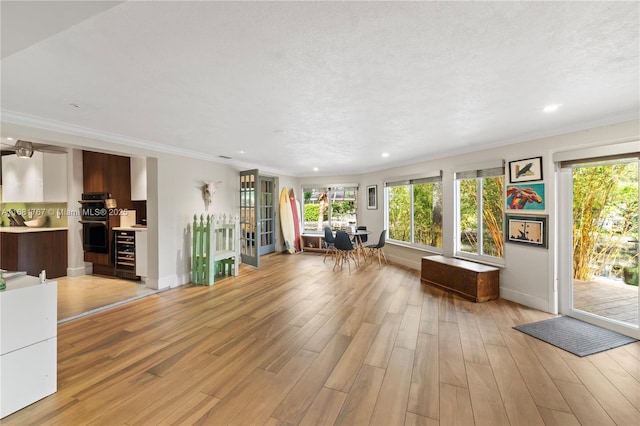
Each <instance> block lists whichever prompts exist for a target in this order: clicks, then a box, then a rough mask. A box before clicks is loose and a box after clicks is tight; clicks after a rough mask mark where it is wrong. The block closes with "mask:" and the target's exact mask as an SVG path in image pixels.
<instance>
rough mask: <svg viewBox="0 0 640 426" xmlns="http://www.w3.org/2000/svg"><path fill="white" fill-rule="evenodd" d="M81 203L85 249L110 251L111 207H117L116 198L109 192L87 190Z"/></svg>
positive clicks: (94, 251) (89, 250)
mask: <svg viewBox="0 0 640 426" xmlns="http://www.w3.org/2000/svg"><path fill="white" fill-rule="evenodd" d="M79 203H80V205H81V206H80V217H81V220H80V223H81V224H82V243H83V248H84V250H85V251H88V252H91V253H109V209H111V208H113V207H115V200H113V199H112V198H111V194H109V193H108V192H87V193H84V194H82V200H80V201H79Z"/></svg>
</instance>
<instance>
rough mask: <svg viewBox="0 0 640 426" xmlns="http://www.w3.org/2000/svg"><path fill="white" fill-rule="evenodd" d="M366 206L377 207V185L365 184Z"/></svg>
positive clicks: (373, 208) (371, 208) (372, 208)
mask: <svg viewBox="0 0 640 426" xmlns="http://www.w3.org/2000/svg"><path fill="white" fill-rule="evenodd" d="M367 208H368V209H369V210H376V209H377V208H378V185H369V186H367Z"/></svg>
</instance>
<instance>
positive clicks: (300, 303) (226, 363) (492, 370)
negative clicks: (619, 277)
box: [1, 254, 640, 426]
mask: <svg viewBox="0 0 640 426" xmlns="http://www.w3.org/2000/svg"><path fill="white" fill-rule="evenodd" d="M262 263H263V266H262V267H261V268H260V269H252V268H248V267H243V268H241V272H240V276H239V277H234V278H227V279H224V280H221V281H219V282H217V283H216V284H215V285H214V286H213V287H194V286H184V287H181V288H177V289H173V290H168V291H163V292H160V293H156V294H153V295H150V296H147V297H145V298H143V299H139V300H136V301H133V302H130V303H127V304H125V305H121V306H117V307H114V308H111V309H108V310H105V311H102V312H98V313H95V314H92V315H89V316H86V317H82V318H79V319H76V320H72V321H69V322H65V323H63V324H60V325H59V326H58V392H57V393H56V394H54V395H52V396H50V397H48V398H45V399H43V400H41V401H39V402H37V403H35V404H33V405H31V406H29V407H27V408H25V409H23V410H21V411H19V412H17V413H15V414H13V415H11V416H8V417H6V418H5V419H3V420H2V421H1V423H2V425H6V426H11V425H27V424H32V425H65V426H66V425H85V424H91V425H156V424H161V425H183V424H194V425H218V424H219V425H223V424H234V425H248V424H256V425H283V426H284V425H315V424H322V425H330V424H340V425H367V424H373V425H438V424H440V425H458V424H459V425H472V424H477V425H498V424H505V425H507V424H511V425H525V424H539V425H542V424H545V425H571V424H583V425H603V424H618V425H637V424H638V420H639V419H640V343H634V344H631V345H627V346H623V347H620V348H617V349H614V350H611V351H608V352H605V353H601V354H597V355H592V356H590V357H586V358H578V357H576V356H574V355H571V354H569V353H567V352H564V351H562V350H560V349H557V348H555V347H553V346H550V345H547V344H545V343H542V342H540V341H538V340H536V339H534V338H531V337H529V336H527V335H524V334H522V333H519V332H517V331H515V330H513V329H512V328H511V327H512V326H513V325H516V324H522V323H527V322H532V321H537V320H542V319H546V318H550V317H551V315H549V314H546V313H543V312H539V311H536V310H533V309H529V308H526V307H523V306H520V305H517V304H515V303H511V302H508V301H505V300H497V301H491V302H486V303H481V304H474V303H472V302H469V301H466V300H463V299H460V298H457V297H455V296H452V295H450V294H448V293H444V292H442V291H440V290H437V289H433V288H429V287H425V286H423V285H422V284H421V283H420V280H419V274H418V273H417V272H416V271H410V270H406V269H402V268H399V267H396V266H391V265H390V266H383V267H382V268H379V267H378V265H377V264H376V263H374V264H373V265H371V264H370V265H368V266H366V267H365V268H363V269H360V270H357V271H354V272H352V273H349V272H348V270H346V269H344V270H342V271H335V272H334V271H332V268H333V265H332V262H327V263H323V262H322V255H321V254H320V255H316V254H298V255H281V254H277V255H271V256H266V257H264V258H262Z"/></svg>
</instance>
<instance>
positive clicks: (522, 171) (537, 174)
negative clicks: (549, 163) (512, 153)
mask: <svg viewBox="0 0 640 426" xmlns="http://www.w3.org/2000/svg"><path fill="white" fill-rule="evenodd" d="M536 180H542V157H534V158H527V159H526V160H518V161H509V183H519V182H532V181H536Z"/></svg>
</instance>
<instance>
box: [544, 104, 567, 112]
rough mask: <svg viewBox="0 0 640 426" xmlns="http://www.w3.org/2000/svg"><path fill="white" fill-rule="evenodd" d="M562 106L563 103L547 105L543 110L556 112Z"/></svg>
mask: <svg viewBox="0 0 640 426" xmlns="http://www.w3.org/2000/svg"><path fill="white" fill-rule="evenodd" d="M561 106H562V104H551V105H547V106H546V107H544V108H543V109H542V111H544V112H556V111H557V110H558V108H560V107H561Z"/></svg>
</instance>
